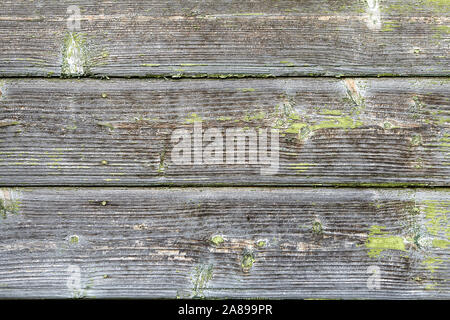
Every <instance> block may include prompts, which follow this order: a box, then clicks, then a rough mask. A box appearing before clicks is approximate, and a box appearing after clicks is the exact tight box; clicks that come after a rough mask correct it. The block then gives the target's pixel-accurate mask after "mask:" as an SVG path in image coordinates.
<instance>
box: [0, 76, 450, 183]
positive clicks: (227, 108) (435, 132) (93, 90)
mask: <svg viewBox="0 0 450 320" xmlns="http://www.w3.org/2000/svg"><path fill="white" fill-rule="evenodd" d="M0 88H1V89H0V90H1V92H2V96H1V98H0V110H1V114H0V115H1V117H0V184H1V185H4V186H19V185H22V186H25V185H28V186H31V185H36V186H37V185H40V186H46V185H61V186H63V185H85V186H88V185H91V186H102V185H103V186H111V185H123V186H143V185H149V186H150V185H174V184H178V185H319V184H322V185H332V186H343V185H351V186H355V185H366V186H367V185H369V186H401V185H418V186H421V185H433V186H447V185H448V182H449V177H450V175H449V172H450V171H449V160H448V155H449V144H448V142H449V132H448V127H449V86H448V80H442V79H426V78H425V79H386V78H384V79H377V78H373V79H372V78H367V79H333V78H329V79H311V78H300V79H290V80H279V79H234V80H229V81H221V80H198V79H197V80H170V81H164V80H155V79H153V80H109V81H104V80H83V81H80V80H45V79H42V80H13V79H10V80H5V81H3V84H2V85H1V86H0ZM200 126H201V128H202V130H203V133H204V135H203V137H202V139H203V141H202V143H201V144H196V143H195V141H196V140H194V134H195V132H200V129H198V128H199V127H200ZM214 128H215V129H217V131H218V134H219V137H218V138H220V139H222V141H223V145H222V146H221V147H220V148H218V153H217V154H218V155H219V156H220V160H221V161H222V162H221V163H217V162H216V163H211V162H209V164H208V161H207V160H208V159H210V158H211V157H209V158H208V157H207V153H206V151H207V147H208V146H209V145H210V144H211V140H208V139H207V137H206V130H212V129H214ZM236 128H239V129H241V130H242V132H243V134H248V135H250V134H251V133H253V134H254V137H255V139H254V140H251V142H252V143H251V145H252V146H253V147H255V148H256V145H258V149H256V150H254V149H251V150H252V154H257V156H258V158H257V159H256V161H254V163H251V162H250V161H251V160H252V158H251V156H250V154H251V153H250V148H249V144H248V141H246V142H243V141H241V140H238V141H237V143H236V144H233V145H231V146H230V145H228V144H227V142H228V141H231V139H228V137H227V132H228V131H227V130H230V129H236ZM270 128H277V130H278V131H279V138H278V139H277V141H275V140H273V141H272V138H273V139H275V138H276V135H275V134H274V133H272V134H270ZM180 129H181V130H186V132H185V137H188V138H189V141H190V143H191V146H190V148H189V147H188V148H187V151H188V152H189V158H188V161H187V162H182V163H180V157H179V154H178V153H177V152H176V148H179V146H180V141H187V138H186V140H181V139H180V138H179V137H176V136H175V133H177V132H178V131H177V130H180ZM263 129H264V130H265V129H267V130H268V132H267V135H266V134H264V132H263V131H261V130H263ZM195 130H196V131H195ZM261 137H267V140H268V144H269V152H272V151H273V154H272V155H273V156H272V158H271V160H270V161H269V162H263V161H262V160H263V158H262V157H261V156H262V155H264V154H265V153H263V151H264V150H263V148H261V149H260V148H259V147H261V146H263V145H264V144H263V143H262V142H261V141H259V140H258V139H261ZM174 138H175V139H174ZM276 142H278V143H279V149H277V148H276V144H275V143H276ZM236 146H238V147H236ZM241 147H245V154H244V156H245V157H243V160H244V161H243V162H242V163H238V161H237V160H238V159H237V157H236V158H235V159H234V162H230V161H228V160H229V158H228V156H227V152H229V151H230V150H238V149H237V148H241ZM277 150H278V152H275V151H277ZM198 152H199V153H200V156H202V159H200V161H199V162H198V161H197V160H198V159H197V158H196V157H197V154H198ZM277 153H278V154H277ZM186 154H187V152H186ZM270 155H271V153H269V156H270ZM277 160H279V163H277V162H276V161H277ZM270 169H273V171H272V172H269V173H272V174H269V175H267V174H266V172H264V170H270Z"/></svg>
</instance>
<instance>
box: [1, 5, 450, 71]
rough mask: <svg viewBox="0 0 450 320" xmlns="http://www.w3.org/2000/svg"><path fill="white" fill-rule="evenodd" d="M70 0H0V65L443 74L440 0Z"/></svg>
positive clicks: (445, 45)
mask: <svg viewBox="0 0 450 320" xmlns="http://www.w3.org/2000/svg"><path fill="white" fill-rule="evenodd" d="M71 5H74V2H73V1H68V0H64V1H45V2H42V1H28V0H14V1H3V2H2V6H1V8H0V38H1V39H2V41H1V42H0V76H2V77H11V76H49V77H52V76H58V77H59V76H61V75H63V76H74V75H75V76H76V75H92V76H98V77H105V76H110V77H111V76H117V77H124V76H125V77H129V76H137V77H158V76H171V77H185V76H189V77H191V76H195V77H206V76H208V77H242V76H258V77H264V76H265V77H267V76H272V75H273V76H307V75H314V76H317V75H327V76H341V75H347V76H361V75H372V76H374V75H384V76H386V75H388V76H389V75H409V76H411V75H415V76H420V75H434V76H443V75H445V76H448V75H449V74H450V73H449V69H448V65H449V62H450V61H449V57H450V56H449V50H448V49H449V31H448V28H449V27H448V25H449V15H450V7H449V4H448V1H436V0H406V1H405V0H384V1H379V0H367V1H353V0H307V1H294V0H280V1H276V2H274V1H270V0H258V1H238V0H226V1H225V0H222V1H217V0H204V1H194V0H188V1H185V0H183V1H170V4H168V3H167V2H165V1H143V0H141V1H130V0H119V1H90V0H89V1H88V0H79V1H77V2H76V5H78V7H79V9H80V12H79V13H80V16H79V17H80V20H79V21H80V26H79V28H78V27H77V26H76V25H75V24H74V23H73V22H74V21H75V20H74V19H72V18H75V17H74V16H73V15H74V14H75V13H76V11H70V10H71V9H70V8H69V7H70V6H71ZM68 9H69V11H68ZM74 26H75V28H74Z"/></svg>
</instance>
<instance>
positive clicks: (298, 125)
mask: <svg viewBox="0 0 450 320" xmlns="http://www.w3.org/2000/svg"><path fill="white" fill-rule="evenodd" d="M306 127H308V124H306V123H302V122H294V123H292V124H291V125H290V126H289V127H288V128H287V129H286V130H284V132H285V133H295V134H298V133H299V132H300V130H301V129H302V128H306Z"/></svg>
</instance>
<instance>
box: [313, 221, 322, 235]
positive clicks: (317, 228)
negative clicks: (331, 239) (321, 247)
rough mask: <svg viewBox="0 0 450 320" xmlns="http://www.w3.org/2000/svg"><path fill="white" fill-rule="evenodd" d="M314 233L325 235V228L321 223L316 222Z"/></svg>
mask: <svg viewBox="0 0 450 320" xmlns="http://www.w3.org/2000/svg"><path fill="white" fill-rule="evenodd" d="M312 232H313V233H314V234H316V235H320V234H322V233H323V226H322V223H321V222H320V221H314V222H313V224H312Z"/></svg>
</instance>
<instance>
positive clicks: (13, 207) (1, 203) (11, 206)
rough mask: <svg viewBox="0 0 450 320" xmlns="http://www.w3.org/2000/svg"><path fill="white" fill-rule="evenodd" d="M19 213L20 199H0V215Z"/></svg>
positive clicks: (3, 216) (4, 216)
mask: <svg viewBox="0 0 450 320" xmlns="http://www.w3.org/2000/svg"><path fill="white" fill-rule="evenodd" d="M18 213H19V201H13V200H3V199H0V217H2V218H4V219H5V218H6V217H7V215H9V214H18Z"/></svg>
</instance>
